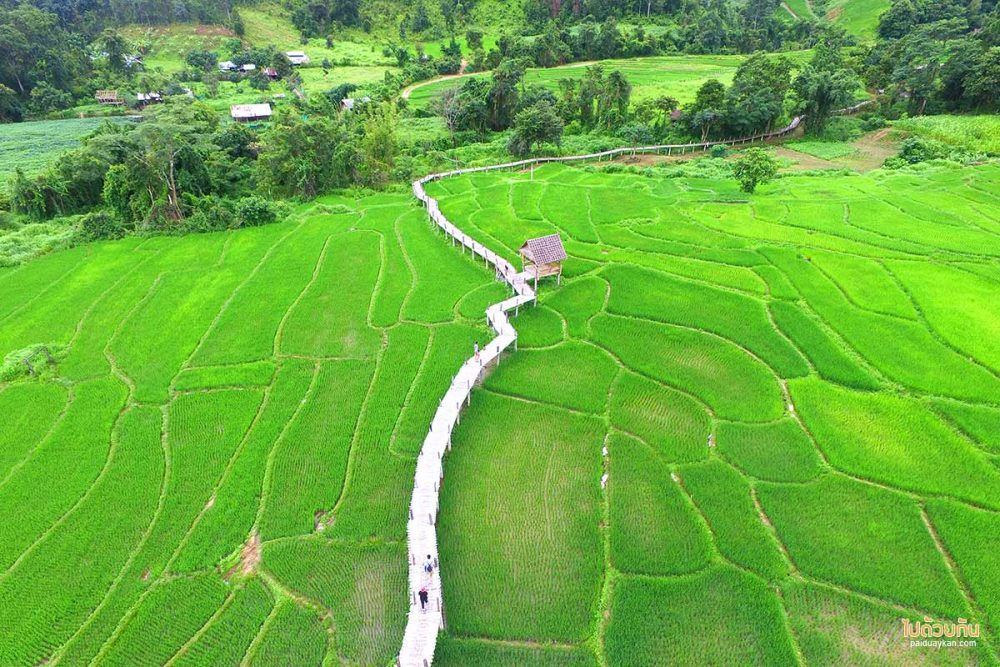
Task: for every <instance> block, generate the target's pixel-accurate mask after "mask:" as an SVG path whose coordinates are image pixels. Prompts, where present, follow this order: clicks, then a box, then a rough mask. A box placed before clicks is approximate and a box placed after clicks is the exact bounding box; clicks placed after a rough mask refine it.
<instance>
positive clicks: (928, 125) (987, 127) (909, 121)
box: [892, 115, 1000, 155]
mask: <svg viewBox="0 0 1000 667" xmlns="http://www.w3.org/2000/svg"><path fill="white" fill-rule="evenodd" d="M892 126H893V127H894V128H895V129H897V130H902V131H904V132H908V133H912V134H915V135H918V136H922V137H928V138H930V139H936V140H937V141H943V142H944V143H946V144H950V145H952V146H957V147H959V148H965V149H968V150H970V151H973V152H976V153H980V152H982V153H990V154H992V155H996V154H998V153H1000V118H997V117H996V116H989V115H987V116H920V117H918V118H906V119H904V120H898V121H896V122H894V123H893V124H892Z"/></svg>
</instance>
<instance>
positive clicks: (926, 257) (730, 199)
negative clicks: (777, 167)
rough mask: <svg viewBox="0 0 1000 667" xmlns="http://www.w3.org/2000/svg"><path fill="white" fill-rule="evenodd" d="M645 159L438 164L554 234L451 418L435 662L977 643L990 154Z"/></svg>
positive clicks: (993, 215) (491, 227)
mask: <svg viewBox="0 0 1000 667" xmlns="http://www.w3.org/2000/svg"><path fill="white" fill-rule="evenodd" d="M653 174H655V172H648V173H647V174H644V175H639V174H611V173H607V172H602V171H600V170H598V169H594V168H571V167H563V166H557V165H547V166H544V167H540V168H538V169H536V170H535V171H534V174H533V176H532V175H531V174H529V173H527V172H525V173H493V174H477V175H471V176H465V177H460V178H454V179H447V180H444V181H439V182H436V183H434V184H432V185H431V186H430V187H429V188H428V189H429V192H430V194H431V195H432V196H434V197H436V198H437V199H438V200H439V201H440V204H441V209H442V211H443V212H444V213H445V214H446V215H447V216H448V218H449V219H450V220H451V221H452V222H454V223H455V224H457V225H459V226H460V227H462V228H463V229H465V230H466V231H467V232H468V233H470V234H472V235H473V236H475V237H477V238H479V239H483V240H486V241H487V242H488V243H490V244H492V246H493V247H494V248H495V249H497V250H498V251H500V250H502V251H503V253H504V254H505V255H506V256H507V257H508V259H510V260H512V261H514V260H515V259H516V249H517V247H518V246H519V245H520V243H521V242H522V239H523V238H525V237H528V236H534V235H538V234H544V233H553V232H557V233H559V234H561V235H562V237H563V238H564V240H565V242H566V245H567V249H568V251H569V253H570V256H571V257H570V259H569V260H568V261H567V263H566V265H565V275H564V280H563V284H562V286H561V287H556V286H555V284H554V283H550V284H545V285H544V286H543V287H542V290H541V297H540V302H539V305H538V307H537V308H533V309H531V308H529V309H527V310H526V311H522V314H521V316H520V318H519V319H518V320H517V326H518V328H519V330H520V332H521V338H520V351H519V352H518V353H517V355H516V356H514V357H513V358H512V359H511V360H510V361H508V362H505V364H501V365H500V367H499V368H498V369H496V370H495V371H494V372H493V373H492V374H491V375H490V376H489V378H488V379H487V380H486V382H485V386H484V388H483V389H482V390H481V392H480V393H481V394H482V396H481V398H480V399H479V400H478V401H475V400H474V401H473V403H472V406H471V408H469V410H468V412H467V414H466V417H465V418H464V419H463V421H462V423H461V426H460V427H458V429H457V430H456V433H455V447H454V451H453V453H452V457H451V458H450V459H449V461H448V483H447V484H446V485H445V486H444V488H443V495H442V501H441V503H442V516H441V520H440V526H439V535H440V540H441V555H442V570H441V572H442V577H443V586H444V590H445V596H446V600H447V602H448V622H449V625H448V634H447V637H446V638H445V639H444V640H442V642H441V649H440V651H439V654H438V658H439V660H438V662H439V664H442V665H469V664H475V665H505V666H506V665H511V666H513V665H609V666H612V667H618V666H626V665H628V666H632V665H663V664H794V663H796V662H804V663H807V664H817V665H825V664H844V665H847V664H850V665H855V664H873V665H874V664H878V665H893V664H895V665H911V664H994V663H995V662H996V661H997V658H998V654H997V650H998V648H1000V640H998V635H997V632H998V631H1000V587H998V586H997V584H996V582H997V581H998V570H997V567H998V561H997V557H996V555H995V552H996V548H995V546H996V544H997V543H998V541H1000V348H998V347H997V341H998V340H1000V311H998V309H997V304H1000V197H998V196H997V192H1000V167H997V166H995V165H993V166H983V167H977V168H969V169H963V170H941V171H930V172H922V173H920V174H910V173H889V172H881V171H876V172H871V173H869V174H866V175H851V176H823V177H817V176H791V177H787V178H783V179H780V180H778V181H776V182H775V183H773V184H771V185H769V186H767V187H765V188H764V189H763V190H761V191H759V192H758V193H757V194H755V195H753V196H752V197H751V198H747V196H746V195H744V194H742V193H739V192H738V191H737V190H736V188H735V185H733V184H729V183H723V182H718V181H709V180H700V179H693V178H676V179H672V178H662V177H657V176H655V175H653ZM605 473H607V474H608V475H609V478H608V483H607V487H606V488H602V486H601V483H600V481H601V478H602V476H603V475H604V474H605ZM925 616H929V617H932V618H934V619H946V620H949V621H950V622H955V620H956V619H958V618H964V619H973V621H974V622H976V623H980V624H981V636H980V638H979V641H978V646H976V647H975V648H969V647H954V648H943V649H933V648H917V647H914V648H911V647H910V646H909V645H908V644H907V643H906V641H905V640H904V638H903V634H902V625H901V622H900V619H901V618H907V619H911V620H922V619H923V618H924V617H925Z"/></svg>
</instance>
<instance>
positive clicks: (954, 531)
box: [928, 500, 1000, 637]
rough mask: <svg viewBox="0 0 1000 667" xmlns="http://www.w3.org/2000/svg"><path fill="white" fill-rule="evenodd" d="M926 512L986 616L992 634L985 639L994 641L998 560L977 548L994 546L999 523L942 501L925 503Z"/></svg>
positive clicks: (999, 620) (999, 618)
mask: <svg viewBox="0 0 1000 667" xmlns="http://www.w3.org/2000/svg"><path fill="white" fill-rule="evenodd" d="M928 511H929V514H930V517H931V520H932V521H933V523H934V526H935V527H936V528H937V531H938V533H939V534H940V535H941V539H942V540H943V541H944V544H945V546H946V548H947V549H948V551H949V552H950V553H951V554H952V557H953V558H954V559H955V562H956V563H957V565H958V570H959V572H960V573H961V575H962V578H963V580H964V581H967V582H969V587H970V588H971V589H972V594H973V595H974V596H975V598H976V600H977V601H978V603H979V605H980V606H981V607H982V609H983V611H984V612H985V614H986V618H985V619H983V620H985V621H987V622H988V624H989V627H990V629H991V630H992V633H988V634H989V636H994V637H995V636H996V632H997V629H998V628H1000V585H998V582H997V578H996V576H995V573H996V571H997V568H998V567H1000V557H998V555H997V553H996V550H987V549H982V548H981V545H982V544H984V543H986V544H990V543H993V544H995V543H996V540H997V539H1000V519H998V517H997V515H996V513H991V512H983V511H981V510H976V509H972V508H970V507H968V506H967V505H962V504H961V503H956V502H951V501H944V500H936V501H933V502H931V503H928Z"/></svg>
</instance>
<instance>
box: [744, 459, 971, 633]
mask: <svg viewBox="0 0 1000 667" xmlns="http://www.w3.org/2000/svg"><path fill="white" fill-rule="evenodd" d="M758 494H759V497H760V502H761V505H762V506H763V508H764V511H765V512H766V513H767V516H768V517H770V520H771V521H772V522H773V523H774V528H775V530H776V531H777V534H778V536H779V538H780V539H781V541H782V542H783V543H784V544H785V547H786V548H787V549H788V552H789V554H790V556H791V558H792V560H793V561H794V562H795V564H796V565H797V566H798V567H799V569H801V570H802V571H803V572H805V573H806V574H808V575H810V576H812V577H815V578H817V579H819V580H820V581H828V582H831V583H835V584H839V585H840V586H844V587H848V588H851V589H853V590H856V591H858V592H861V593H866V594H868V595H874V596H876V597H880V598H883V599H887V600H891V601H893V602H896V603H898V604H902V605H906V606H910V607H915V608H917V609H923V610H928V611H931V612H934V613H937V614H944V615H946V616H948V617H955V616H959V615H961V614H962V613H963V610H964V607H965V603H964V600H963V598H962V594H961V592H960V591H959V589H958V586H957V585H956V584H955V582H954V580H953V579H952V578H951V575H950V574H949V572H948V566H947V565H946V564H945V561H944V558H943V557H942V556H941V554H940V552H939V551H938V550H937V548H936V547H935V545H934V540H933V539H932V538H931V536H930V534H929V533H928V532H927V530H926V529H925V528H924V525H923V521H922V520H921V517H920V508H919V507H918V506H917V504H916V503H915V502H914V501H913V500H912V499H910V498H907V497H906V496H903V495H901V494H899V493H895V492H892V491H885V490H883V489H879V488H877V487H874V486H870V485H868V484H863V483H861V482H855V481H853V480H849V479H846V478H844V477H841V476H833V475H827V476H825V477H822V478H821V479H819V480H817V481H814V482H810V483H808V484H805V485H777V484H762V485H760V487H759V488H758ZM902 554H906V563H907V568H908V571H909V572H910V573H911V574H913V575H914V576H913V577H912V578H911V577H899V576H898V557H899V556H900V555H902ZM859 563H864V567H858V564H859Z"/></svg>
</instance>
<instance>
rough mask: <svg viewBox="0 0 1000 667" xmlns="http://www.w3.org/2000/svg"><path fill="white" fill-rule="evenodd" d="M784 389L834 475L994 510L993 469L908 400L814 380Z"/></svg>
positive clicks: (999, 484)
mask: <svg viewBox="0 0 1000 667" xmlns="http://www.w3.org/2000/svg"><path fill="white" fill-rule="evenodd" d="M791 391H792V398H793V400H794V402H795V405H796V406H797V407H798V410H799V413H800V414H801V416H802V419H803V421H804V422H805V424H806V426H807V427H808V428H809V430H810V431H811V432H812V434H813V435H814V436H815V438H816V442H817V444H818V445H819V447H820V448H821V449H822V450H823V451H824V452H825V453H826V456H827V457H828V458H829V459H830V462H831V463H832V464H833V465H835V466H837V467H838V468H839V469H841V470H845V471H847V472H850V473H853V474H856V475H858V476H860V477H864V478H866V479H874V480H878V481H881V482H886V483H888V484H891V485H893V486H895V487H897V488H901V489H907V490H911V491H915V492H918V493H929V494H935V495H939V494H940V495H949V496H953V497H956V498H962V499H964V500H968V501H971V502H974V503H976V504H980V505H984V506H987V507H991V508H993V509H997V508H998V506H1000V501H998V498H1000V470H997V468H996V467H995V466H993V465H992V464H991V463H990V461H989V459H987V457H986V456H985V455H984V454H983V452H982V451H980V450H979V449H977V448H976V447H974V446H973V445H972V444H971V443H969V442H968V440H966V439H964V438H962V437H960V436H958V435H956V434H955V433H954V432H953V431H952V430H951V429H950V428H948V426H947V425H945V424H944V423H943V422H942V421H941V420H940V419H939V418H938V417H937V415H935V414H934V413H933V412H932V411H931V410H930V409H928V408H926V407H924V406H923V405H921V404H919V403H917V402H916V401H914V400H913V399H909V398H902V397H898V396H894V395H891V394H881V393H880V394H862V393H857V392H853V391H850V390H847V389H840V388H836V387H834V386H832V385H828V384H825V383H822V382H820V381H816V380H805V381H802V382H795V383H792V385H791Z"/></svg>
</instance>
